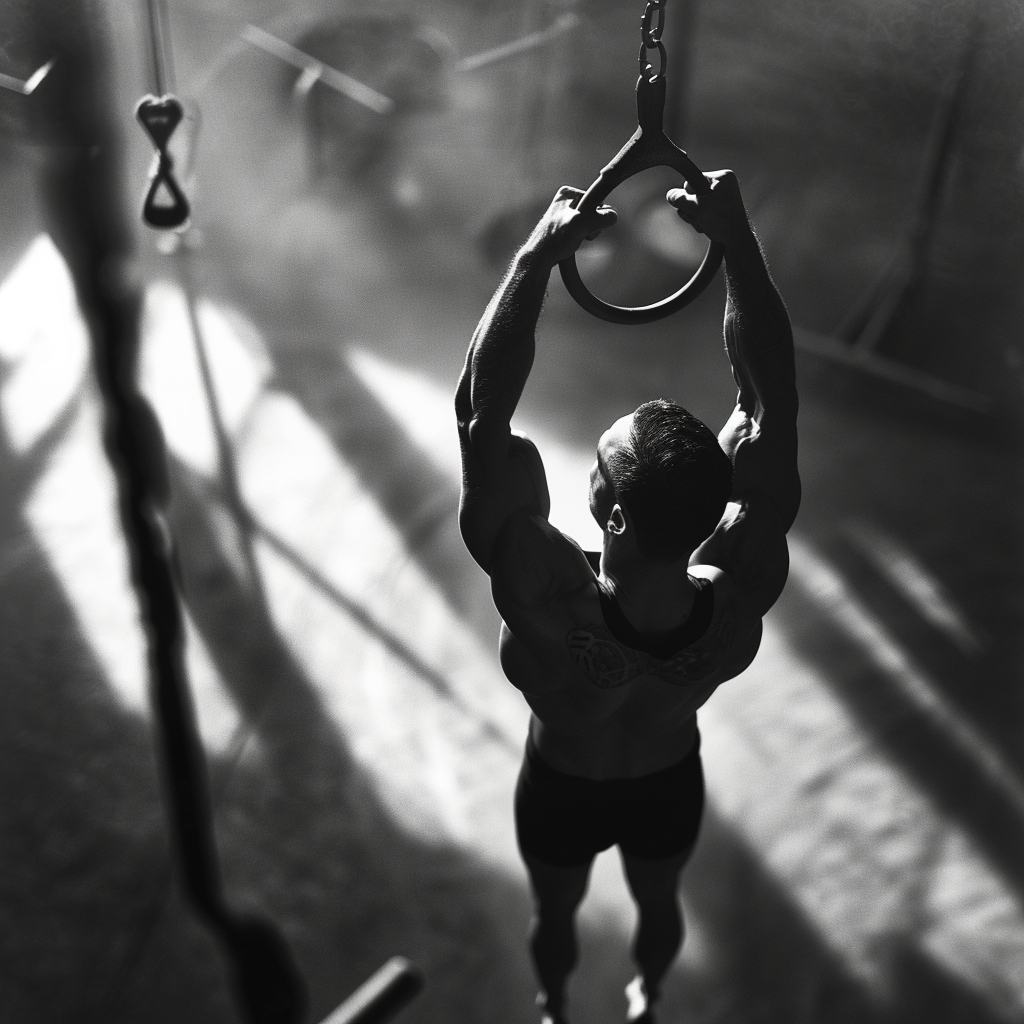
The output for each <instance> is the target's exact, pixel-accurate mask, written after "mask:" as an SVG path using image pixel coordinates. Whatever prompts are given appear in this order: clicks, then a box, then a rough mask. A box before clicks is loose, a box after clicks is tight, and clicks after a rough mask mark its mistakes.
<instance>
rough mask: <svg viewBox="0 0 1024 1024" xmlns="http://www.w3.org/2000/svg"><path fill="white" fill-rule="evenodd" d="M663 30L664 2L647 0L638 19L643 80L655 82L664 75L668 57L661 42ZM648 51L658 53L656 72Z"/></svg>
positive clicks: (639, 57)
mask: <svg viewBox="0 0 1024 1024" xmlns="http://www.w3.org/2000/svg"><path fill="white" fill-rule="evenodd" d="M664 28H665V0H647V6H646V7H645V8H644V13H643V15H642V16H641V18H640V54H639V56H638V58H637V59H638V60H639V61H640V68H641V72H642V74H643V75H644V77H645V78H648V79H650V80H652V81H653V80H655V79H658V78H662V77H663V76H664V74H665V66H666V64H667V63H668V55H667V54H666V53H665V44H664V43H663V42H662V41H661V33H662V31H663V30H664ZM650 50H657V51H658V70H657V72H655V71H654V67H653V65H652V64H651V62H650V59H649V57H648V52H649V51H650Z"/></svg>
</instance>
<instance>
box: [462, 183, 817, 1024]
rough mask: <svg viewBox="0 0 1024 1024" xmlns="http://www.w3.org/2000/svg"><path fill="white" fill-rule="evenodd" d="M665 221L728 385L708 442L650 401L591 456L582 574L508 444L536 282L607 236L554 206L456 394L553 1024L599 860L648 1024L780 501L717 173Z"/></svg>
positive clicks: (528, 347) (519, 445)
mask: <svg viewBox="0 0 1024 1024" xmlns="http://www.w3.org/2000/svg"><path fill="white" fill-rule="evenodd" d="M706 177H707V178H708V181H709V183H710V184H711V191H710V192H709V193H708V194H707V195H703V196H693V195H690V194H689V193H687V192H685V191H683V190H681V189H673V190H672V191H670V192H669V193H668V196H667V199H668V201H669V203H671V204H672V205H673V206H674V207H675V208H676V209H677V210H678V212H679V215H680V216H681V217H682V218H683V219H684V220H686V221H687V222H688V223H690V224H692V225H693V226H694V227H695V228H696V229H697V230H698V231H702V232H703V233H704V234H705V235H707V236H708V238H710V239H712V240H713V241H716V242H720V243H721V244H722V245H723V246H724V249H725V277H726V286H727V299H726V307H725V341H726V348H727V350H728V353H729V358H730V360H731V362H732V368H733V375H734V377H735V379H736V383H737V385H738V386H739V397H738V400H737V403H736V408H735V410H734V411H733V413H732V415H731V416H730V418H729V420H728V422H727V423H726V425H725V427H724V428H723V429H722V432H721V434H719V436H718V438H717V440H716V438H715V435H714V434H713V433H712V432H711V431H710V430H709V429H708V428H707V427H706V426H705V425H704V424H703V423H702V422H701V421H700V420H698V419H696V418H695V417H693V416H691V415H690V414H689V413H688V412H686V411H685V410H684V409H682V408H681V407H679V406H677V405H674V404H672V403H670V402H665V401H663V400H658V401H656V402H649V403H645V404H644V405H642V406H641V407H640V408H639V409H637V410H636V411H635V412H634V413H632V414H631V415H629V416H624V417H623V418H622V419H620V420H617V421H616V422H615V423H613V424H612V426H611V427H609V428H608V430H607V431H605V433H604V434H603V435H602V437H601V439H600V441H599V442H598V446H597V461H596V462H595V463H594V467H593V469H592V470H591V474H590V509H591V512H592V513H593V515H594V518H595V519H596V520H597V522H598V524H599V525H600V526H601V527H602V529H603V531H604V539H603V548H602V551H601V552H600V553H596V552H584V551H582V550H581V549H580V548H579V547H578V546H577V545H576V544H575V543H574V542H573V541H572V540H571V539H570V538H569V537H567V536H565V534H563V533H561V532H559V531H558V530H557V529H555V527H553V526H552V525H551V524H550V523H549V522H548V518H547V517H548V510H549V507H550V502H549V498H548V489H547V482H546V478H545V475H544V466H543V463H542V462H541V457H540V454H539V453H538V451H537V449H536V447H535V446H534V445H533V443H532V442H531V441H530V440H529V439H528V438H527V437H525V436H524V435H523V434H520V433H518V432H516V431H513V430H512V429H511V426H510V423H511V419H512V414H513V413H514V411H515V408H516V405H517V403H518V401H519V398H520V396H521V394H522V391H523V387H524V386H525V384H526V379H527V376H528V375H529V373H530V368H531V366H532V363H533V356H534V332H535V329H536V325H537V320H538V317H539V315H540V311H541V306H542V304H543V300H544V294H545V290H546V288H547V283H548V278H549V275H550V272H551V270H552V269H553V268H554V266H555V265H556V264H557V263H558V262H559V261H560V260H562V259H565V258H566V257H567V256H569V255H570V254H571V253H573V252H575V250H576V249H577V248H578V247H579V245H580V244H581V243H582V241H583V239H584V238H588V237H594V236H595V235H596V234H597V233H598V232H600V231H601V230H602V229H603V228H605V227H608V226H609V225H611V224H613V223H614V222H615V213H614V211H613V210H611V209H610V208H608V207H601V208H600V209H598V210H597V211H595V212H594V213H592V214H590V215H584V214H580V213H578V212H577V211H575V210H574V209H573V208H572V203H573V201H574V200H575V199H577V198H578V197H579V196H580V194H581V193H580V192H579V191H578V190H576V189H572V188H568V187H563V188H561V189H559V191H558V193H557V194H556V196H555V198H554V200H553V201H552V203H551V206H550V207H549V208H548V210H547V212H546V213H545V214H544V216H543V217H542V218H541V219H540V221H539V223H538V224H537V226H536V227H535V228H534V230H533V233H532V234H531V235H530V237H529V239H528V240H527V242H526V244H525V245H524V246H523V247H522V249H520V251H519V253H518V254H517V255H516V257H515V259H514V260H513V263H512V266H511V268H510V269H509V272H508V274H507V275H506V276H505V279H504V280H503V282H502V283H501V285H500V287H499V288H498V290H497V292H496V293H495V295H494V297H493V299H492V300H491V302H490V304H489V305H488V307H487V309H486V311H485V312H484V315H483V318H482V319H481V321H480V324H479V326H478V327H477V329H476V333H475V334H474V336H473V341H472V344H471V345H470V348H469V353H468V355H467V358H466V365H465V368H464V370H463V373H462V378H461V380H460V381H459V387H458V392H457V394H456V399H455V406H456V414H457V417H458V424H459V436H460V439H461V443H462V463H463V490H462V502H461V505H460V510H459V521H460V525H461V529H462V535H463V538H464V540H465V542H466V545H467V546H468V548H469V550H470V552H471V554H472V555H473V557H474V558H475V559H476V561H477V562H478V563H479V564H480V566H481V567H482V568H483V569H484V570H485V571H486V572H487V573H488V574H489V575H490V577H491V590H492V593H493V596H494V603H495V605H496V606H497V608H498V611H499V612H500V613H501V617H502V619H503V624H502V627H501V640H500V650H501V665H502V668H503V669H504V671H505V674H506V675H507V676H508V678H509V680H510V681H511V682H512V684H513V685H514V686H516V687H518V688H519V689H520V690H521V691H522V692H523V694H524V696H525V697H526V700H527V702H528V703H529V705H530V707H531V708H532V710H533V715H532V716H531V720H530V729H529V736H528V739H527V744H526V757H525V760H524V763H523V768H522V771H521V773H520V777H519V784H518V787H517V790H516V829H517V835H518V839H519V846H520V850H521V853H522V856H523V860H524V861H525V863H526V867H527V870H528V872H529V875H530V881H531V885H532V889H533V894H534V900H535V906H536V915H535V919H534V926H533V932H532V938H531V952H532V955H533V960H534V964H535V967H536V970H537V975H538V978H539V980H540V984H541V989H542V991H541V993H540V995H539V996H538V1002H539V1004H540V1005H541V1007H542V1009H543V1012H544V1016H545V1018H546V1019H547V1020H549V1021H551V1022H552V1024H561V1022H562V1021H564V1020H565V987H566V981H567V979H568V976H569V974H570V972H571V971H572V968H573V966H574V965H575V962H576V934H575V914H576V908H577V907H578V905H579V903H580V901H581V900H582V899H583V896H584V893H585V892H586V888H587V880H588V877H589V874H590V867H591V864H592V863H593V859H594V856H595V855H596V854H597V853H598V852H600V851H601V850H604V849H608V848H609V847H610V846H612V845H617V846H618V847H619V851H620V854H621V857H622V863H623V868H624V870H625V874H626V879H627V882H628V884H629V888H630V891H631V893H632V895H633V898H634V899H635V901H636V904H637V908H638V912H639V916H638V926H637V931H636V936H635V941H634V944H633V957H634V959H635V961H636V963H637V966H638V968H639V974H638V976H637V977H636V978H635V979H634V981H633V982H631V983H630V985H629V986H628V987H627V990H626V994H627V997H628V998H629V1010H628V1020H630V1021H634V1022H636V1021H640V1020H643V1021H644V1024H649V1022H650V1021H653V1014H652V1007H653V1006H654V1005H655V1003H656V1001H657V999H658V995H659V991H660V984H661V981H662V979H663V977H664V975H665V973H666V971H667V970H668V968H669V966H670V965H671V963H672V961H673V960H674V959H675V956H676V954H677V953H678V951H679V948H680V945H681V943H682V937H683V924H682V915H681V911H680V907H679V901H678V896H677V883H678V879H679V874H680V872H681V870H682V868H683V866H684V864H685V863H686V861H687V859H688V858H689V856H690V853H691V851H692V849H693V845H694V842H695V840H696V837H697V830H698V826H699V823H700V816H701V811H702V808H703V799H704V782H703V775H702V773H701V764H700V753H699V744H700V738H699V734H698V731H697V718H696V711H697V709H698V708H699V707H700V706H701V705H702V704H703V703H704V702H705V701H706V700H707V699H708V698H709V697H710V696H711V694H712V693H713V692H714V690H715V688H716V687H718V686H719V685H720V684H721V683H723V682H725V681H726V680H727V679H731V678H732V677H733V676H735V675H737V674H738V673H740V672H742V671H743V670H744V669H745V668H746V667H747V666H748V665H749V664H750V662H751V661H752V660H753V658H754V655H755V654H756V652H757V649H758V646H759V644H760V640H761V617H762V616H763V615H764V614H765V612H767V611H768V609H769V608H770V607H771V606H772V605H773V604H774V603H775V601H776V599H777V598H778V596H779V594H780V593H781V591H782V588H783V585H784V584H785V581H786V575H787V572H788V567H789V560H788V553H787V547H786V532H787V531H788V530H789V527H790V526H791V524H792V522H793V519H794V518H795V516H796V512H797V507H798V505H799V502H800V481H799V477H798V475H797V466H796V449H797V441H796V414H797V395H796V383H795V374H794V361H793V340H792V332H791V329H790V324H789V317H788V315H787V313H786V308H785V306H784V305H783V302H782V299H781V298H780V296H779V294H778V292H777V291H776V289H775V286H774V285H773V283H772V280H771V278H770V277H769V274H768V270H767V268H766V266H765V263H764V259H763V256H762V254H761V249H760V246H759V244H758V241H757V239H756V237H755V235H754V232H753V229H752V228H751V226H750V223H749V221H748V219H747V215H746V211H745V208H744V205H743V200H742V197H741V195H740V190H739V185H738V184H737V181H736V177H735V175H734V174H733V173H732V172H731V171H718V172H715V173H712V174H708V175H706Z"/></svg>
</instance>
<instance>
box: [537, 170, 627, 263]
mask: <svg viewBox="0 0 1024 1024" xmlns="http://www.w3.org/2000/svg"><path fill="white" fill-rule="evenodd" d="M582 197H583V192H582V191H580V189H578V188H573V187H572V186H571V185H563V186H562V187H561V188H560V189H559V190H558V191H557V192H556V193H555V198H554V199H552V200H551V205H550V206H549V207H548V208H547V210H546V211H545V213H544V216H542V217H541V219H540V220H539V221H538V222H537V226H536V227H535V228H534V229H533V231H532V232H531V233H530V237H529V238H528V239H527V241H526V244H525V245H524V246H523V250H524V251H528V252H532V253H535V254H536V255H537V256H539V257H540V258H541V259H543V260H544V262H545V263H547V264H548V265H549V266H550V267H554V265H555V264H556V263H561V262H562V260H564V259H568V258H569V257H570V256H572V254H573V253H574V252H576V250H577V249H578V248H579V247H580V246H581V245H582V244H583V242H584V240H585V239H594V238H597V236H598V235H599V234H600V233H601V232H602V231H603V230H604V229H605V228H610V227H611V226H612V225H613V224H614V223H615V221H616V220H617V219H618V215H617V214H616V213H615V211H614V210H613V209H612V208H611V207H610V206H599V207H598V208H597V209H596V210H594V211H592V212H591V213H580V212H579V210H577V209H576V208H575V204H576V203H578V202H579V200H580V199H581V198H582Z"/></svg>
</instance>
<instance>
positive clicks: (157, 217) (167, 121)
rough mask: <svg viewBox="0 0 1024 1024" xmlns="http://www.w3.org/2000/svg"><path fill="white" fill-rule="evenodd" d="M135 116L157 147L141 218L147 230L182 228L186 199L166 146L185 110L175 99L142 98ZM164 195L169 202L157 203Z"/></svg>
mask: <svg viewBox="0 0 1024 1024" xmlns="http://www.w3.org/2000/svg"><path fill="white" fill-rule="evenodd" d="M135 116H136V117H137V118H138V119H139V123H140V124H141V125H142V127H143V128H145V130H146V134H147V135H148V136H149V137H150V139H151V140H152V142H153V145H154V146H155V147H156V159H155V160H154V161H153V167H152V169H151V170H150V172H149V186H148V188H147V189H146V198H145V200H143V203H142V219H143V220H144V221H145V222H146V223H147V224H149V225H150V227H154V228H160V229H163V230H169V229H174V228H181V227H184V226H185V224H186V223H187V222H188V218H189V215H190V213H191V210H190V208H189V203H188V199H186V198H185V193H184V192H182V190H181V187H180V186H179V185H178V182H177V180H176V179H175V177H174V160H173V159H172V157H171V154H170V153H169V152H168V149H167V147H168V145H169V144H170V141H171V136H172V135H173V134H174V129H175V128H177V127H178V125H179V124H180V123H181V119H182V117H183V116H184V110H183V109H182V106H181V103H180V102H179V101H178V99H177V98H176V97H174V96H161V97H159V99H158V98H157V97H156V96H143V98H142V99H141V100H139V104H138V106H137V107H136V108H135ZM161 192H164V193H165V194H167V195H169V196H170V198H171V201H170V203H162V202H159V199H160V194H161Z"/></svg>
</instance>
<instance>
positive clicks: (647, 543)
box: [602, 398, 732, 562]
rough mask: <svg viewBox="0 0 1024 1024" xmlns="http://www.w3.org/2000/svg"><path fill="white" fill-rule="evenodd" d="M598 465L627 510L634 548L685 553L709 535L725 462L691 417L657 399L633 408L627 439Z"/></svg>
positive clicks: (726, 491) (663, 557)
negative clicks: (600, 465)
mask: <svg viewBox="0 0 1024 1024" xmlns="http://www.w3.org/2000/svg"><path fill="white" fill-rule="evenodd" d="M602 468H603V469H604V471H605V475H606V476H607V477H608V481H609V483H611V485H612V488H613V489H614V491H615V498H616V500H617V501H618V502H619V504H620V505H621V506H622V507H623V508H624V509H625V510H626V512H628V513H629V517H630V519H631V520H632V523H633V527H634V529H635V530H636V540H637V545H638V547H639V548H640V551H641V552H642V553H643V554H644V555H646V556H647V557H648V558H651V559H654V560H656V561H662V562H671V561H674V560H675V559H677V558H681V557H682V556H684V555H688V554H689V553H690V552H692V551H693V550H694V549H695V548H696V547H698V546H699V545H700V543H701V542H702V541H704V540H705V539H706V538H707V537H709V536H710V535H711V533H712V531H713V530H714V529H715V527H716V526H717V525H718V522H719V520H720V519H721V518H722V513H723V512H724V511H725V506H726V503H727V502H728V500H729V495H730V493H731V492H732V463H731V462H730V461H729V456H728V455H726V454H725V452H724V451H723V450H722V447H721V445H720V444H719V443H718V439H717V438H716V437H715V435H714V434H713V433H711V431H710V430H709V429H708V428H707V426H706V425H705V424H704V423H702V422H701V421H700V420H699V419H697V417H696V416H694V415H692V414H691V413H689V412H687V411H686V410H685V409H684V408H683V407H682V406H681V405H676V404H675V403H674V402H668V401H666V400H665V399H663V398H659V399H656V400H655V401H653V402H645V403H644V404H643V405H641V406H640V408H639V409H637V411H636V412H635V413H634V414H633V423H632V426H631V427H630V431H629V437H628V439H627V442H626V444H624V445H622V446H621V447H620V448H617V449H616V450H615V451H613V452H612V453H611V454H610V456H609V457H608V459H607V460H602Z"/></svg>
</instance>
